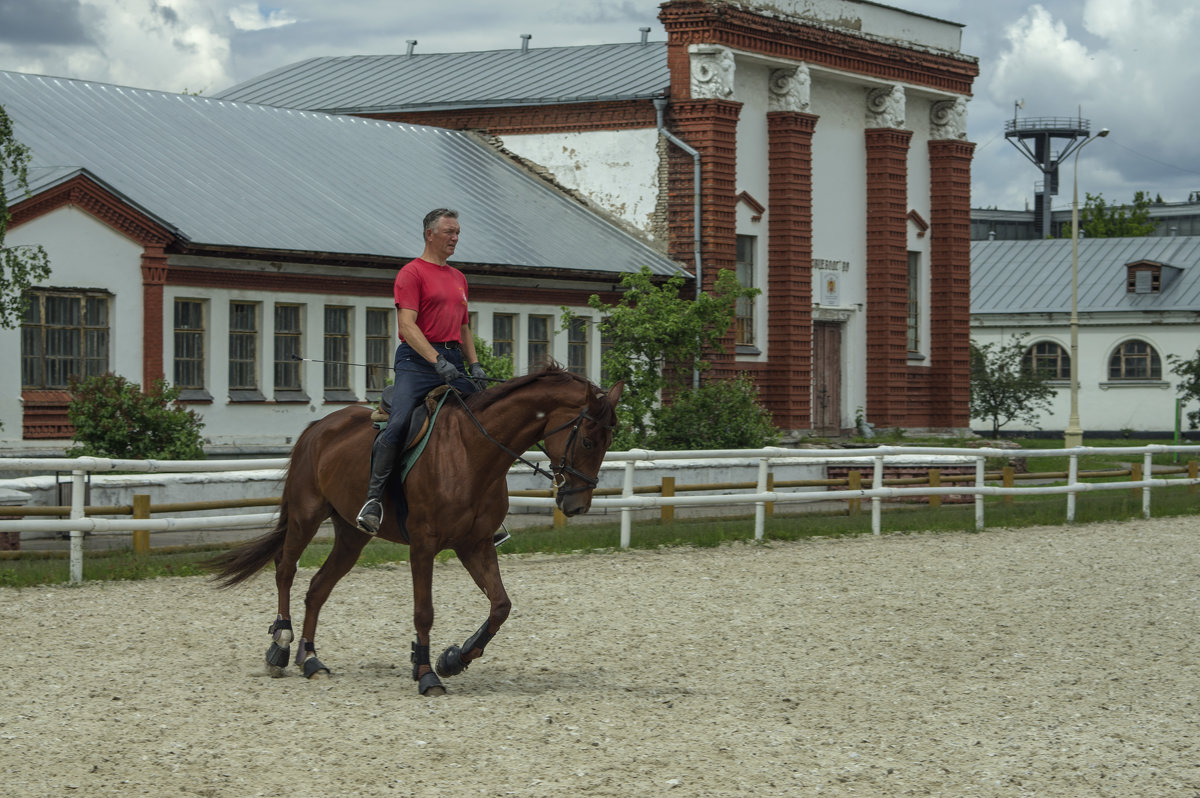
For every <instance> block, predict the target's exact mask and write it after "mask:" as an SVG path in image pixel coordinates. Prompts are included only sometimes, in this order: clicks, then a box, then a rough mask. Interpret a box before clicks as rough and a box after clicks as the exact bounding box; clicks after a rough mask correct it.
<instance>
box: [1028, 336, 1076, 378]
mask: <svg viewBox="0 0 1200 798" xmlns="http://www.w3.org/2000/svg"><path fill="white" fill-rule="evenodd" d="M1021 366H1022V368H1024V369H1025V370H1026V371H1032V372H1034V373H1036V374H1039V375H1041V376H1042V377H1044V378H1045V379H1048V380H1069V379H1071V356H1070V355H1069V354H1067V350H1065V349H1063V348H1062V347H1061V346H1059V345H1058V344H1056V343H1054V342H1053V341H1041V342H1040V343H1036V344H1034V345H1033V346H1031V347H1029V348H1028V349H1026V350H1025V357H1024V358H1022V359H1021Z"/></svg>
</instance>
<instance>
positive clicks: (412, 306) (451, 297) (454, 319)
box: [393, 258, 467, 343]
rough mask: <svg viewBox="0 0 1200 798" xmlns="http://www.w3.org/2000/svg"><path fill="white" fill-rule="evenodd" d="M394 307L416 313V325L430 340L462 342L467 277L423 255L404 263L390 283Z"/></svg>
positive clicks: (465, 315) (465, 318)
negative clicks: (432, 261) (394, 279)
mask: <svg viewBox="0 0 1200 798" xmlns="http://www.w3.org/2000/svg"><path fill="white" fill-rule="evenodd" d="M393 293H394V294H395V297H396V307H398V308H407V309H408V310H415V311H416V312H417V327H418V328H419V329H420V330H421V333H422V334H423V335H424V336H425V340H427V341H430V342H431V343H440V342H442V341H458V342H460V343H461V342H462V328H463V325H464V324H466V323H467V278H466V277H464V276H463V273H462V272H460V271H459V270H458V269H456V268H454V267H453V266H439V265H437V264H436V263H430V262H429V261H427V260H424V259H423V258H416V259H414V260H411V261H409V262H408V263H406V264H404V267H403V268H402V269H400V272H399V273H398V274H397V275H396V284H395V285H394V286H393Z"/></svg>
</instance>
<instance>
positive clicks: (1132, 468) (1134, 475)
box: [1129, 463, 1142, 498]
mask: <svg viewBox="0 0 1200 798" xmlns="http://www.w3.org/2000/svg"><path fill="white" fill-rule="evenodd" d="M1129 481H1130V482H1141V481H1142V464H1141V463H1130V464H1129ZM1137 495H1138V489H1137V488H1134V489H1133V496H1134V498H1137Z"/></svg>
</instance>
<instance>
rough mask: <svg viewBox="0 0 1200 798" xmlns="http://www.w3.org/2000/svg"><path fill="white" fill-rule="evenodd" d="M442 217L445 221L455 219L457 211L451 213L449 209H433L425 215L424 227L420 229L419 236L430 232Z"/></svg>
mask: <svg viewBox="0 0 1200 798" xmlns="http://www.w3.org/2000/svg"><path fill="white" fill-rule="evenodd" d="M443 216H444V217H446V218H447V219H457V218H458V211H453V210H450V209H449V208H434V209H433V210H431V211H430V212H429V213H427V214H425V222H424V224H425V226H424V227H422V228H421V235H424V234H425V231H426V230H432V229H433V228H434V227H435V226H437V223H438V219H441V218H442V217H443Z"/></svg>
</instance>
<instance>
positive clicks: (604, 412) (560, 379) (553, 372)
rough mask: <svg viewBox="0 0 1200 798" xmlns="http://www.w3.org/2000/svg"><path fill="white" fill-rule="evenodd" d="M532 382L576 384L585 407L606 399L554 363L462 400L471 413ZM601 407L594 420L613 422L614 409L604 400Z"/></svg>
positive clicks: (588, 384) (598, 388) (597, 388)
mask: <svg viewBox="0 0 1200 798" xmlns="http://www.w3.org/2000/svg"><path fill="white" fill-rule="evenodd" d="M535 383H545V384H548V385H555V386H567V385H578V386H580V387H582V388H584V389H585V390H586V396H587V401H588V406H589V408H591V407H593V406H594V403H595V402H596V401H598V400H605V399H607V396H606V394H605V393H604V391H602V390H601V389H600V387H599V386H597V385H596V384H595V383H593V382H592V381H591V380H588V379H585V378H584V377H580V376H579V375H578V374H573V373H571V372H570V371H567V370H566V369H565V368H563V367H562V366H561V365H560V364H558V363H554V362H549V363H546V364H545V365H543V366H541V367H539V368H537V369H535V370H533V371H531V372H529V373H528V374H525V375H523V376H520V377H513V378H512V379H511V380H506V381H505V382H502V383H499V384H498V385H494V386H492V387H491V388H488V389H487V390H484V391H479V392H477V393H473V394H469V395H468V396H466V397H464V399H465V402H466V405H467V407H468V408H469V409H470V410H471V412H473V413H474V412H479V411H482V410H486V409H487V408H489V407H491V406H492V405H494V404H496V403H497V402H499V401H500V400H502V399H505V398H506V397H508V396H511V395H512V394H513V393H516V392H517V391H520V390H521V389H523V388H525V387H527V386H529V385H533V384H535ZM603 405H604V406H603V407H601V408H598V409H597V410H596V411H595V414H596V415H597V416H599V417H598V418H597V421H600V422H601V423H604V424H610V425H611V424H613V423H615V422H616V408H613V407H610V406H609V403H608V402H607V401H604V403H603Z"/></svg>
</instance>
